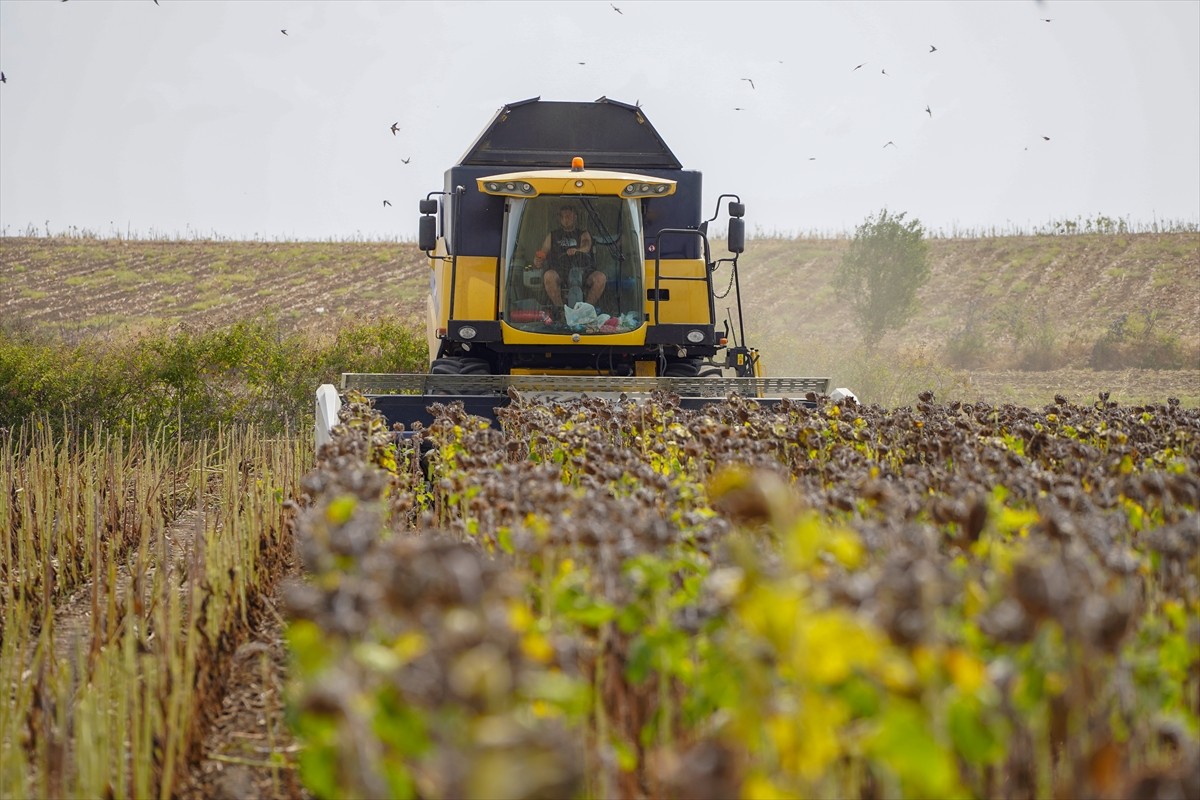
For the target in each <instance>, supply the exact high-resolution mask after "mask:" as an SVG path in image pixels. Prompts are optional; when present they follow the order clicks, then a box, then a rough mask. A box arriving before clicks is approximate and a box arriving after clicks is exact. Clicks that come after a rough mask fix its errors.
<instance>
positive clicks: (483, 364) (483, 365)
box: [460, 358, 492, 375]
mask: <svg viewBox="0 0 1200 800" xmlns="http://www.w3.org/2000/svg"><path fill="white" fill-rule="evenodd" d="M461 361H462V366H461V367H460V372H461V373H462V374H463V375H491V374H492V365H491V364H489V363H488V362H487V361H485V360H484V359H482V358H464V359H461Z"/></svg>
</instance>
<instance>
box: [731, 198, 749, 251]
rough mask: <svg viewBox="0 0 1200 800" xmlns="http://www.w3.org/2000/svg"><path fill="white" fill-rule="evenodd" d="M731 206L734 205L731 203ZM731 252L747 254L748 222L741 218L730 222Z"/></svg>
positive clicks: (734, 218) (735, 218)
mask: <svg viewBox="0 0 1200 800" xmlns="http://www.w3.org/2000/svg"><path fill="white" fill-rule="evenodd" d="M730 205H731V206H732V205H734V204H733V203H730ZM738 205H740V204H738ZM729 252H731V253H744V252H746V220H744V219H742V218H741V217H733V218H732V219H730V220H729Z"/></svg>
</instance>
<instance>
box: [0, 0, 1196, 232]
mask: <svg viewBox="0 0 1200 800" xmlns="http://www.w3.org/2000/svg"><path fill="white" fill-rule="evenodd" d="M159 3H160V4H159V5H157V6H156V5H155V4H154V3H153V2H152V0H119V1H116V2H113V1H111V0H70V2H57V1H56V0H0V71H3V72H4V74H5V77H6V78H7V83H3V84H0V233H5V234H7V235H19V234H22V233H24V232H25V230H26V229H27V227H28V226H30V225H32V226H34V227H36V228H37V229H38V230H39V231H44V229H45V228H46V225H47V221H48V224H49V227H50V229H51V231H53V232H55V233H60V232H65V231H68V230H69V229H70V228H71V227H72V226H74V227H75V228H79V229H87V230H90V231H94V232H96V233H98V234H100V235H110V234H113V233H118V232H119V233H121V234H125V233H126V232H127V231H129V232H132V233H133V234H134V235H135V236H136V235H143V236H149V235H180V236H185V237H190V236H193V235H217V236H220V237H223V238H251V237H257V238H265V239H274V238H285V239H326V238H334V239H345V238H356V237H362V238H393V237H397V236H399V237H415V234H416V224H417V218H418V213H417V201H418V200H419V199H421V198H422V197H424V196H425V194H426V192H428V191H431V190H436V189H440V188H441V185H442V174H443V172H444V171H445V169H447V168H448V167H450V166H451V165H453V164H454V163H455V162H457V160H458V159H459V157H460V156H462V155H463V153H464V152H465V151H466V149H467V147H468V146H469V145H470V144H471V143H472V142H473V141H474V139H475V137H476V136H477V135H478V134H479V132H480V131H481V130H482V129H483V128H484V126H485V125H486V124H487V123H488V122H489V121H490V119H491V118H492V115H493V114H494V113H495V111H496V110H497V109H498V108H499V107H500V106H502V105H503V104H504V103H506V102H512V101H516V100H523V99H526V98H530V97H534V96H538V95H540V96H541V97H542V99H544V100H582V101H591V100H595V99H596V98H597V97H600V96H601V95H606V96H608V97H610V98H613V99H616V100H621V101H623V102H628V103H633V102H635V101H636V102H640V103H641V105H642V108H643V110H644V112H645V113H646V115H647V117H648V118H649V119H650V121H651V123H652V124H653V125H654V126H655V128H656V129H657V130H658V132H659V133H660V134H661V135H662V137H663V138H664V140H665V141H666V142H667V144H668V146H669V147H671V149H672V150H673V151H674V152H675V154H676V155H677V156H678V157H679V158H680V160H681V161H682V162H683V164H684V166H685V167H687V168H689V169H698V170H700V171H702V172H703V173H704V178H705V183H704V185H705V193H706V200H705V210H706V212H708V211H709V209H711V208H713V207H714V206H715V202H716V198H717V196H718V195H719V194H720V193H722V192H733V193H737V194H739V195H740V196H741V198H742V200H743V201H744V202H745V203H746V204H747V222H748V225H749V229H750V231H751V233H754V232H756V231H757V232H759V233H761V234H764V235H769V234H774V233H781V234H787V233H809V232H830V233H836V232H847V231H851V232H852V231H853V229H854V227H855V226H856V225H858V224H859V223H861V222H862V221H863V220H864V219H865V218H866V217H867V216H868V215H869V214H872V213H874V212H876V211H878V210H879V209H880V208H883V207H887V208H889V209H890V210H892V211H904V212H907V213H908V215H909V217H910V218H911V217H917V218H919V219H920V220H921V221H922V222H924V223H925V225H926V227H927V228H930V229H932V230H938V229H940V230H950V229H953V228H958V229H979V228H991V227H1001V228H1002V227H1006V226H1013V225H1015V226H1018V227H1022V228H1028V227H1031V226H1038V225H1044V224H1046V223H1047V222H1049V221H1050V220H1052V219H1055V220H1057V219H1064V218H1071V219H1073V218H1075V217H1079V216H1082V217H1084V218H1092V217H1095V216H1096V215H1098V214H1105V215H1108V216H1110V217H1122V218H1127V219H1129V220H1130V221H1131V222H1134V223H1149V222H1150V221H1151V220H1152V219H1155V218H1157V219H1158V220H1160V221H1161V220H1167V221H1185V222H1191V223H1195V222H1197V221H1200V2H1196V1H1193V0H1173V1H1169V2H1149V1H1145V2H1113V1H1112V0H1106V1H1104V2H1083V1H1079V2H1063V0H1046V1H1045V2H1035V0H1006V1H1005V2H977V1H972V2H957V3H955V2H923V3H915V2H893V1H889V2H860V3H851V2H834V3H823V2H791V3H789V2H750V1H749V0H742V1H741V2H718V1H717V0H710V1H708V2H698V1H693V2H662V1H660V2H646V1H645V0H643V1H641V2H639V1H637V0H623V1H621V2H617V3H616V5H617V6H618V7H619V8H620V9H621V12H622V13H620V14H618V13H617V12H616V11H614V10H613V8H612V5H611V4H610V3H609V2H608V1H607V0H571V1H569V2H567V1H563V2H557V3H550V2H529V3H515V2H486V3H484V2H396V1H393V2H346V1H342V0H339V1H338V2H318V1H317V0H309V1H308V2H286V1H285V0H271V1H269V2H268V1H263V0H236V1H235V2H218V1H217V0H159ZM1043 18H1049V19H1051V20H1052V21H1051V22H1043V21H1042V19H1043ZM280 29H287V32H288V35H286V36H284V35H283V34H282V33H280ZM930 46H936V47H937V48H938V49H937V52H934V53H931V52H929V49H930ZM580 61H583V62H586V64H584V65H579V64H578V63H577V62H580ZM861 62H866V66H865V67H863V68H862V69H860V70H857V71H852V68H853V67H854V66H855V65H857V64H859V63H861ZM884 69H886V71H887V74H886V75H884V74H882V73H881V70H884ZM743 77H748V78H752V79H753V80H754V85H755V88H753V89H752V88H751V87H750V84H749V83H748V82H746V81H743V80H741V79H742V78H743ZM926 105H928V106H929V107H930V109H931V110H932V116H930V115H929V114H927V113H926V111H925V107H926ZM734 107H743V108H744V109H745V110H744V111H734V110H733V109H734ZM393 122H399V123H400V131H399V134H398V135H395V136H393V134H392V133H391V132H390V131H389V130H388V128H389V126H391V124H392V123H393ZM1043 136H1049V137H1050V141H1048V142H1047V141H1045V140H1043V138H1042V137H1043ZM888 141H892V142H894V143H895V147H886V148H885V147H884V145H885V143H886V142H888ZM403 158H410V159H411V161H410V163H408V164H404V163H402V161H401V159H403ZM810 159H816V160H810ZM384 199H387V200H389V201H390V202H391V203H392V206H391V207H385V206H383V200H384Z"/></svg>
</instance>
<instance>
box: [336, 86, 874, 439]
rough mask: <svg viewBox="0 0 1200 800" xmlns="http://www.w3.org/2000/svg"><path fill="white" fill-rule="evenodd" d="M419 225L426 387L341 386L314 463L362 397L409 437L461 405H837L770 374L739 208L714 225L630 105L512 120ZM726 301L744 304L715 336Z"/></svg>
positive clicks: (481, 408)
mask: <svg viewBox="0 0 1200 800" xmlns="http://www.w3.org/2000/svg"><path fill="white" fill-rule="evenodd" d="M727 199H728V200H730V202H729V204H728V223H727V227H728V250H729V252H730V253H731V254H732V256H731V257H728V258H721V259H714V257H713V256H712V254H711V252H710V243H709V238H708V225H709V223H711V222H713V221H714V220H716V219H717V217H718V216H719V214H720V206H721V202H722V201H723V200H727ZM566 209H569V210H566ZM420 212H421V215H422V216H421V219H420V227H419V240H420V247H421V249H422V250H424V251H425V253H426V255H428V256H429V258H430V268H431V272H430V289H431V291H430V296H429V301H428V320H427V323H428V326H427V336H428V340H429V354H430V367H429V373H428V374H414V375H381V374H362V373H346V374H343V375H342V384H341V387H340V389H339V388H337V387H334V386H333V385H331V384H324V385H323V386H321V387H320V388H319V389H318V390H317V415H316V441H317V446H318V447H320V445H321V444H322V443H324V442H326V441H328V440H329V438H330V432H331V430H332V429H333V426H334V425H336V424H337V422H338V420H337V412H338V409H339V408H340V407H341V396H342V393H344V392H347V391H350V390H354V391H358V392H360V393H362V394H364V395H366V396H367V397H369V398H370V399H371V400H372V401H373V403H374V405H375V408H376V409H377V410H378V411H379V412H380V413H381V414H383V415H384V417H385V418H386V419H387V420H388V422H389V424H393V423H397V422H399V423H404V425H405V426H406V427H411V425H412V424H413V423H414V422H418V421H420V422H422V423H424V424H428V423H429V422H430V421H431V416H430V414H429V411H428V406H429V405H430V404H432V403H448V402H452V401H455V400H459V401H462V403H463V405H464V406H465V409H466V411H467V412H468V413H470V414H475V415H478V416H481V417H485V418H490V419H492V420H493V421H494V420H495V410H496V409H497V408H499V407H502V406H504V405H507V404H508V402H509V390H510V389H513V390H516V391H517V392H519V393H520V394H522V395H523V396H528V395H531V394H532V395H537V396H547V397H568V396H579V395H582V394H587V395H590V396H598V395H599V396H609V395H611V396H613V397H618V396H620V395H621V394H624V395H626V396H627V397H630V398H636V397H637V396H639V395H643V396H645V395H649V394H650V393H651V392H653V391H656V390H665V391H669V392H671V393H674V394H676V395H678V396H679V398H680V404H681V405H682V406H683V407H685V408H696V407H700V406H702V405H704V404H706V403H712V402H717V401H720V400H723V399H725V398H726V397H728V396H729V395H730V394H734V393H736V394H740V395H742V396H743V397H746V398H749V399H753V400H755V401H757V402H760V403H774V402H778V401H779V400H780V399H781V398H784V397H788V398H793V399H797V400H804V399H805V398H811V397H812V396H815V395H817V394H826V393H827V392H828V388H829V379H828V378H769V377H766V376H765V375H764V373H763V369H762V363H761V360H760V358H759V354H758V351H757V350H756V349H754V348H752V347H749V346H747V345H746V337H745V326H744V324H743V309H742V298H741V286H740V283H739V278H738V255H739V254H741V253H742V252H743V251H744V249H745V239H746V233H745V231H746V227H745V220H744V219H743V217H744V215H745V206H744V205H743V204H742V203H741V202H740V198H738V197H737V195H729V194H723V195H721V196H720V197H719V198H718V199H717V212H716V213H714V215H713V216H712V217H711V218H709V219H707V220H704V219H702V216H703V215H702V212H701V175H700V173H699V172H697V171H695V170H686V169H684V168H683V166H682V165H681V164H680V162H679V160H678V159H677V158H676V157H675V155H674V154H673V153H672V152H671V150H670V149H669V148H668V147H667V146H666V144H665V143H664V142H663V140H662V138H661V137H660V136H659V135H658V132H657V131H655V129H654V127H653V126H652V125H651V124H650V121H649V120H648V119H646V117H645V115H644V114H643V113H642V111H641V109H640V108H638V107H636V106H631V105H628V104H626V103H619V102H616V101H614V100H609V99H607V98H603V97H602V98H600V99H599V100H597V101H596V102H594V103H575V102H543V101H541V99H540V98H534V99H532V100H524V101H521V102H518V103H510V104H509V105H506V106H504V107H503V108H501V109H500V111H499V112H497V114H496V116H495V117H494V118H493V119H492V121H491V123H490V124H489V125H488V126H487V128H486V129H484V131H483V133H482V134H481V135H480V136H479V138H478V139H477V140H476V141H475V143H474V144H473V145H471V147H470V148H469V149H468V150H467V152H466V154H465V155H464V156H463V157H462V159H461V160H460V162H459V163H458V164H457V165H455V166H453V167H451V168H450V169H449V170H447V171H446V178H445V188H444V189H443V190H442V191H435V192H430V193H429V194H428V195H427V196H426V198H425V199H424V200H422V201H421V204H420ZM572 212H573V213H572ZM572 216H573V217H574V224H571V217H572ZM584 231H586V235H584V234H583V233H582V232H584ZM589 245H590V246H589ZM547 249H548V251H547ZM731 293H732V297H730V294H731ZM556 295H557V297H556ZM552 298H553V299H552ZM719 300H729V301H731V303H732V307H730V306H726V307H725V308H724V309H723V310H724V312H725V314H724V320H723V322H720V323H719V322H718V313H717V301H719ZM558 301H561V303H560V302H558ZM735 312H736V329H735ZM719 324H720V325H721V327H718V325H719ZM852 396H853V395H852V393H850V392H849V391H848V390H846V389H837V390H835V391H834V392H832V393H830V397H831V398H832V399H835V400H838V399H841V398H843V397H852ZM810 402H811V400H810Z"/></svg>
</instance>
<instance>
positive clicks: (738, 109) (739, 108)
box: [733, 106, 746, 111]
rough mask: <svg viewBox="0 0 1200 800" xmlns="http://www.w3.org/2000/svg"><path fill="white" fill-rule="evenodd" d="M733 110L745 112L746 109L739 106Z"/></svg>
mask: <svg viewBox="0 0 1200 800" xmlns="http://www.w3.org/2000/svg"><path fill="white" fill-rule="evenodd" d="M733 110H734V111H745V110H746V109H744V108H742V107H741V106H734V107H733Z"/></svg>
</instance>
